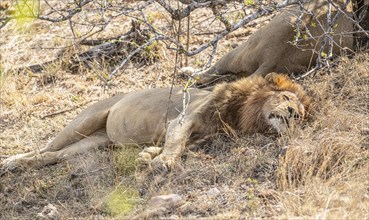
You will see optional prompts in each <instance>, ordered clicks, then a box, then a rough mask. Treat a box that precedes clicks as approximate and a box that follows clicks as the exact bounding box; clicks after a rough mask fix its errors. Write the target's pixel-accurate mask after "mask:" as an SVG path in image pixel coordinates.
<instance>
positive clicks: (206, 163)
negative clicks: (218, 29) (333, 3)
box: [0, 10, 369, 219]
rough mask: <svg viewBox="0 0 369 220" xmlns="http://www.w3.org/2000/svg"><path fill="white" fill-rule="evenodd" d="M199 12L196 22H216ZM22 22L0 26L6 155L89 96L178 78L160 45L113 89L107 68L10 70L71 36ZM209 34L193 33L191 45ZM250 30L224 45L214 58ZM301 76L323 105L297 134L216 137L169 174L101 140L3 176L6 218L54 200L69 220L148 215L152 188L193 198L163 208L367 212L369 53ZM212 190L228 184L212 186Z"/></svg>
mask: <svg viewBox="0 0 369 220" xmlns="http://www.w3.org/2000/svg"><path fill="white" fill-rule="evenodd" d="M153 11H154V10H153ZM204 13H207V12H204ZM150 16H151V17H152V19H155V20H157V23H158V25H162V26H163V27H165V25H164V24H165V22H166V21H168V18H167V17H166V15H165V14H162V13H160V11H159V10H156V11H155V13H152V14H151V15H150ZM201 17H204V16H203V14H200V15H199V16H198V17H195V18H194V20H195V21H196V22H198V23H199V24H202V25H203V28H205V27H209V23H207V22H209V21H206V20H205V21H203V19H202V18H201ZM196 19H197V20H196ZM24 25H26V26H24V27H23V29H20V28H15V26H16V24H11V25H10V26H7V27H6V29H5V30H1V31H2V33H1V34H0V36H1V42H2V43H1V45H0V51H1V60H0V92H1V97H0V109H1V112H0V151H1V155H11V154H16V153H22V152H25V151H29V150H32V149H35V148H38V147H42V146H44V145H45V144H47V143H48V142H49V141H50V140H51V138H52V137H54V136H55V135H56V133H57V132H58V131H60V130H61V129H62V128H63V127H64V126H65V125H66V124H67V123H68V122H69V121H70V120H72V119H73V118H74V117H75V115H76V114H78V112H80V111H81V110H82V109H83V108H84V107H85V106H87V105H88V104H90V103H91V102H94V101H96V100H100V99H103V98H106V97H109V96H111V95H113V94H115V93H117V92H129V91H133V90H139V89H146V88H152V87H164V86H168V85H170V83H171V79H172V78H171V75H172V73H173V68H174V62H173V60H174V53H173V52H171V51H168V50H166V49H165V48H160V50H161V52H160V54H161V58H160V61H159V62H156V63H155V64H152V65H145V64H142V63H131V64H130V65H129V66H128V68H127V69H126V70H125V72H124V74H122V75H120V76H119V77H117V78H115V79H114V85H113V87H111V88H105V87H104V85H103V83H102V82H101V81H100V80H99V77H98V76H97V74H100V75H104V74H106V73H107V69H106V67H101V66H96V68H94V69H90V70H89V69H81V70H80V72H79V73H78V74H72V73H70V72H69V71H68V70H65V69H63V68H62V67H61V66H58V65H55V66H51V67H48V69H46V71H45V72H44V73H42V74H32V73H28V72H26V73H22V74H14V73H13V72H12V71H11V69H13V68H15V67H17V66H24V65H27V64H31V63H32V64H34V63H39V62H41V61H43V60H49V59H50V58H52V57H55V56H56V54H58V53H59V52H60V50H59V49H54V50H40V46H48V47H59V46H60V47H62V46H65V45H69V44H70V43H71V42H69V41H68V40H66V38H62V37H60V36H62V35H63V34H66V33H64V29H63V28H62V27H63V25H65V24H60V26H58V27H56V26H47V25H46V24H45V23H43V22H36V23H30V24H28V26H27V24H24ZM117 25H120V26H119V27H121V28H123V29H128V28H129V21H128V20H127V21H125V23H124V22H121V23H119V22H118V21H117V22H115V23H114V25H113V26H112V27H109V28H110V29H109V30H110V31H111V35H115V34H116V33H114V31H115V30H117ZM4 31H6V32H4ZM246 31H247V30H246ZM105 34H106V33H105ZM207 39H208V37H207V36H193V37H192V38H191V43H192V44H193V45H194V46H195V45H199V44H201V43H203V42H205V41H206V40H207ZM244 39H245V38H244V37H243V38H229V39H227V40H226V41H224V42H222V44H221V45H219V47H218V48H219V49H218V51H219V53H218V54H217V57H215V59H218V58H219V57H220V56H221V55H222V54H224V53H225V52H226V51H228V50H229V49H230V48H231V46H232V45H233V44H234V43H238V42H240V41H242V40H244ZM80 49H81V48H77V47H69V49H68V50H66V51H65V50H63V51H64V52H65V53H73V52H75V51H77V50H80ZM206 53H209V51H207V52H205V54H206ZM205 54H204V55H201V56H198V57H194V58H191V59H190V60H189V62H190V65H191V66H194V67H198V66H199V65H201V64H203V63H205V62H206V59H207V57H206V55H208V54H206V55H205ZM175 83H176V84H178V85H183V83H184V82H183V81H182V80H181V79H177V81H176V82H175ZM301 83H302V84H303V85H304V87H305V88H306V89H307V90H308V91H309V93H310V94H312V96H313V97H314V100H315V104H314V110H315V112H314V114H313V119H312V120H311V121H310V122H308V123H307V124H306V125H305V127H304V128H302V129H301V130H298V131H296V133H294V134H293V135H292V136H290V137H286V136H283V137H278V136H264V135H260V134H255V135H252V136H249V137H242V138H229V137H225V136H219V137H218V138H216V139H214V140H211V141H208V142H204V143H202V144H199V145H198V146H195V147H194V148H192V149H189V150H188V151H186V153H185V155H184V156H183V157H182V163H180V164H179V166H178V167H177V168H176V169H175V170H173V171H172V172H171V173H169V174H167V175H165V176H146V173H145V172H144V171H141V172H138V173H136V175H135V172H134V169H135V162H134V159H135V157H136V154H137V150H134V149H133V148H125V149H121V150H119V149H99V150H98V151H96V152H92V153H89V154H85V155H80V156H77V157H75V158H71V159H69V160H67V161H64V162H62V163H60V164H57V165H54V166H49V167H45V168H43V169H41V170H34V171H27V172H23V173H15V174H5V175H4V176H2V177H0V201H1V206H0V213H1V215H0V218H2V219H29V218H34V217H35V216H36V215H37V213H39V212H41V210H42V208H43V207H44V206H46V205H47V204H53V205H54V206H56V207H57V209H58V211H59V213H60V218H61V219H66V218H88V219H91V218H113V216H116V217H117V218H124V217H125V218H131V217H136V218H140V217H142V216H144V212H143V211H144V210H145V207H146V203H147V201H148V199H150V198H151V197H152V196H155V195H162V194H169V193H178V194H180V195H181V196H182V197H183V198H184V204H182V205H181V206H180V207H178V208H176V209H173V210H168V211H167V212H164V213H161V217H168V218H175V217H182V218H193V219H195V218H199V217H204V218H209V219H235V218H254V217H255V218H268V219H270V218H278V219H308V218H310V219H369V208H368V207H369V188H368V186H369V172H368V170H369V113H368V112H369V106H368V103H369V56H368V55H357V56H355V57H354V58H352V59H348V58H342V59H340V61H339V63H338V65H337V67H336V68H334V69H333V72H332V74H331V75H327V74H326V72H324V71H321V72H320V73H319V74H318V75H317V76H315V77H310V78H307V79H304V80H303V81H302V82H301ZM63 110H65V112H63V113H61V114H57V115H51V114H52V113H55V112H59V111H63ZM44 116H46V117H44ZM143 177H146V178H147V179H144V178H143ZM212 188H217V189H218V190H219V192H220V193H219V194H218V195H216V196H212V195H209V194H208V192H209V190H210V189H212ZM138 195H139V198H138ZM141 214H142V215H141Z"/></svg>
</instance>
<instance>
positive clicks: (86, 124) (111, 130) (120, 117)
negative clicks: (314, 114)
mask: <svg viewBox="0 0 369 220" xmlns="http://www.w3.org/2000/svg"><path fill="white" fill-rule="evenodd" d="M169 94H170V89H169V88H160V89H150V90H143V91H138V92H132V93H126V94H119V95H116V96H114V97H112V98H109V99H106V100H102V101H100V102H97V103H95V104H93V105H91V106H90V107H88V108H87V109H85V110H84V111H82V112H81V113H80V114H79V115H78V116H77V117H76V118H75V119H74V120H73V121H72V122H71V123H70V124H69V125H68V126H67V127H66V128H64V130H62V131H61V132H60V133H59V134H58V135H57V136H56V137H55V139H54V140H52V141H51V143H49V144H48V146H46V147H45V148H42V149H41V150H39V151H36V150H35V151H32V152H29V153H25V154H19V155H15V156H12V157H10V158H8V159H6V160H5V161H3V162H2V167H3V169H9V170H11V169H13V168H16V167H24V168H28V167H33V168H35V167H42V166H44V165H47V164H53V163H57V162H58V161H60V160H61V159H63V158H65V157H69V156H72V155H75V154H77V153H83V152H86V151H87V150H89V149H93V148H97V147H99V146H107V145H109V144H111V143H114V144H119V145H125V144H153V143H158V142H161V141H163V142H164V147H163V148H162V149H161V148H151V149H160V150H159V151H158V150H154V151H153V150H150V148H149V149H146V150H144V151H143V152H142V153H140V156H141V157H142V159H144V160H147V159H152V161H150V163H151V164H153V165H155V166H157V165H160V166H165V167H168V168H171V167H173V166H174V165H175V163H176V161H177V160H178V158H179V157H180V156H181V155H182V153H183V151H184V149H185V146H186V145H188V144H191V143H193V142H194V141H196V140H198V139H199V138H201V137H205V136H208V135H213V134H217V133H219V132H222V131H224V129H229V128H231V129H233V130H235V131H237V132H239V133H240V134H251V133H255V132H262V133H268V132H274V133H284V132H286V131H288V130H289V128H291V127H293V125H294V124H295V121H299V120H303V119H304V118H306V116H307V115H308V111H309V105H310V98H309V97H308V96H307V95H305V92H304V91H303V89H302V87H301V86H300V85H298V84H296V83H294V82H292V81H291V80H290V79H289V78H287V77H286V76H284V75H279V74H275V73H271V74H268V75H267V76H266V78H263V77H253V78H244V79H241V80H238V81H235V82H232V83H223V84H219V85H217V86H216V87H215V88H214V89H213V91H207V90H200V89H189V94H190V100H189V104H188V106H187V108H186V109H185V112H184V114H181V111H182V110H181V109H182V107H183V98H182V97H183V94H182V90H181V89H180V88H174V89H173V93H172V95H171V99H170V102H168V97H169ZM167 121H168V124H167ZM163 137H164V140H163Z"/></svg>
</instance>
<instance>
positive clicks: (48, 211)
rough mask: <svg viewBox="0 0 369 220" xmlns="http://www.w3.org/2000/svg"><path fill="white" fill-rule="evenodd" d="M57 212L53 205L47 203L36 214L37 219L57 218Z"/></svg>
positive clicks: (49, 219) (48, 219)
mask: <svg viewBox="0 0 369 220" xmlns="http://www.w3.org/2000/svg"><path fill="white" fill-rule="evenodd" d="M58 215H59V212H58V210H57V209H56V207H55V206H53V205H52V204H48V205H47V206H45V207H44V208H43V209H42V211H41V212H40V213H38V214H37V219H45V220H46V219H47V220H51V219H58Z"/></svg>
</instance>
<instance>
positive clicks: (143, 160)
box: [137, 147, 163, 167]
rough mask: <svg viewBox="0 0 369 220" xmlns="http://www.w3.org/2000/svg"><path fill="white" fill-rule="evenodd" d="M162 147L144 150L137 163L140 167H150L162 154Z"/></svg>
mask: <svg viewBox="0 0 369 220" xmlns="http://www.w3.org/2000/svg"><path fill="white" fill-rule="evenodd" d="M162 150H163V148H161V147H148V148H145V149H143V150H142V151H141V152H140V153H139V154H138V158H137V163H138V165H139V166H140V167H145V166H147V165H150V164H151V162H152V160H153V159H154V158H155V157H156V156H158V155H159V154H160V153H161V152H162Z"/></svg>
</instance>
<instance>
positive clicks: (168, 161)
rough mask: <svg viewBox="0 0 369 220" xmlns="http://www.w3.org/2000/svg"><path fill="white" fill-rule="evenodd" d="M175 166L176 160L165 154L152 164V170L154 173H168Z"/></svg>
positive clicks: (156, 158)
mask: <svg viewBox="0 0 369 220" xmlns="http://www.w3.org/2000/svg"><path fill="white" fill-rule="evenodd" d="M174 166H175V158H174V157H172V156H168V155H165V154H160V155H159V156H157V157H155V158H154V159H153V160H152V162H151V168H152V170H153V171H154V172H168V170H171V169H173V168H174Z"/></svg>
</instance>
